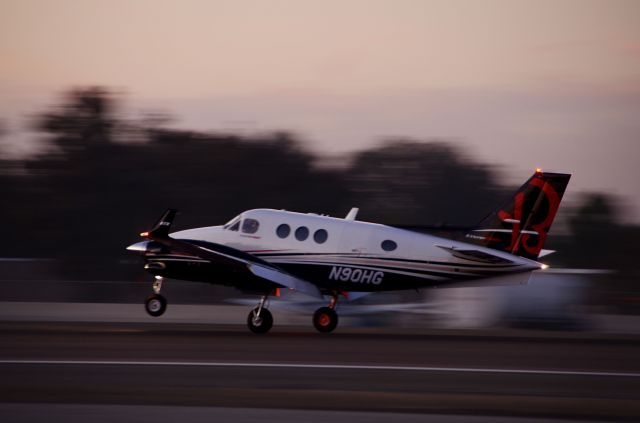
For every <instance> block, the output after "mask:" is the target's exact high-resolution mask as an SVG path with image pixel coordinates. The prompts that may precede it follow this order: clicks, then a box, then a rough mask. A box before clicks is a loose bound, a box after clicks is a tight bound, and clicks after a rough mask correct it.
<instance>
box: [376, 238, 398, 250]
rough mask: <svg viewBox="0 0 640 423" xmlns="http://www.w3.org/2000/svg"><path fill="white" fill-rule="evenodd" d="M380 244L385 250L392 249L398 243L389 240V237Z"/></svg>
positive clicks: (396, 246)
mask: <svg viewBox="0 0 640 423" xmlns="http://www.w3.org/2000/svg"><path fill="white" fill-rule="evenodd" d="M380 246H381V247H382V249H383V250H385V251H393V250H395V249H396V248H398V244H396V243H395V241H391V240H390V239H386V240H384V241H382V244H380Z"/></svg>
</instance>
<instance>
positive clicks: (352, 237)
mask: <svg viewBox="0 0 640 423" xmlns="http://www.w3.org/2000/svg"><path fill="white" fill-rule="evenodd" d="M570 177H571V175H570V174H564V173H550V172H542V171H541V170H540V169H536V172H535V173H534V174H533V175H532V176H531V177H530V178H529V179H528V180H527V181H526V182H525V183H524V185H522V186H521V187H520V188H519V189H518V190H517V191H516V192H515V194H514V195H513V196H512V198H511V199H510V200H509V201H508V202H507V203H506V204H504V205H503V206H502V207H500V208H498V209H496V210H495V211H494V212H492V213H491V214H489V215H488V216H487V217H486V218H485V219H483V220H482V221H481V222H480V223H479V224H478V225H476V226H475V227H472V228H470V229H468V230H466V231H463V232H460V231H454V232H452V233H451V234H450V235H449V236H443V235H442V231H439V232H438V236H435V235H433V234H431V233H429V230H426V231H425V230H420V229H419V228H412V229H408V228H402V227H396V226H388V225H382V224H377V223H369V222H363V221H359V220H357V213H358V209H357V208H353V209H351V211H350V212H349V213H348V215H347V216H346V217H345V218H343V219H340V218H335V217H330V216H325V215H318V214H313V213H308V214H305V213H295V212H291V211H285V210H274V209H254V210H248V211H245V212H243V213H241V214H240V215H238V216H236V217H234V218H233V219H231V220H230V221H229V222H228V223H226V224H224V225H218V226H208V227H201V228H194V229H187V230H182V231H178V232H173V233H169V231H170V229H171V225H172V223H173V220H174V218H175V216H176V214H177V210H175V209H168V210H167V211H166V212H165V213H164V214H163V215H162V217H161V218H160V220H158V222H157V223H156V224H155V226H154V227H153V229H151V230H149V231H146V232H142V233H141V234H140V235H141V237H143V238H145V241H142V242H138V243H135V244H132V245H130V246H128V247H127V249H128V250H129V251H133V252H135V253H138V254H141V255H142V257H143V259H144V261H145V265H144V268H145V269H146V270H147V271H148V272H149V273H151V274H152V275H154V276H155V281H154V283H153V294H152V295H151V296H149V297H148V298H147V300H146V302H145V309H146V311H147V313H148V314H149V315H151V316H154V317H157V316H160V315H162V314H163V313H164V312H165V310H166V308H167V301H166V299H165V298H164V297H163V296H162V295H161V289H162V283H163V280H164V278H171V279H179V280H188V281H197V282H205V283H210V284H223V285H230V286H234V287H236V288H238V289H240V290H241V291H243V292H246V293H254V294H259V295H260V300H259V302H258V304H257V306H256V307H255V308H254V309H253V310H251V311H250V312H249V315H248V316H247V326H248V328H249V330H250V331H251V332H253V333H256V334H264V333H267V332H268V331H269V330H270V329H271V327H272V326H273V316H272V314H271V312H270V311H269V310H268V308H267V299H268V298H269V296H274V295H279V292H280V289H291V290H294V291H297V292H301V293H304V294H307V295H310V296H312V297H315V298H318V299H324V298H325V296H328V299H329V303H328V304H327V305H326V306H323V307H320V308H318V309H317V310H316V311H315V313H314V315H313V320H312V321H313V325H314V327H315V328H316V330H317V331H318V332H321V333H329V332H332V331H333V330H334V329H335V328H336V327H337V325H338V314H337V313H336V305H337V303H338V300H339V298H340V297H344V298H345V299H347V300H350V299H351V300H352V299H354V298H359V297H362V296H363V295H367V294H368V293H372V292H380V291H394V290H418V289H421V288H434V287H454V286H485V285H488V286H493V285H497V284H523V283H526V282H527V280H528V277H529V276H530V275H531V272H532V271H534V270H540V269H545V268H547V267H548V266H547V265H545V264H543V263H541V262H539V261H538V259H539V258H540V257H542V256H543V255H545V254H548V253H549V251H547V250H543V246H544V243H545V240H546V238H547V234H548V232H549V229H550V228H551V224H552V223H553V220H554V217H555V215H556V212H557V210H558V207H559V206H560V201H561V200H562V196H563V194H564V192H565V190H566V187H567V185H568V183H569V179H570Z"/></svg>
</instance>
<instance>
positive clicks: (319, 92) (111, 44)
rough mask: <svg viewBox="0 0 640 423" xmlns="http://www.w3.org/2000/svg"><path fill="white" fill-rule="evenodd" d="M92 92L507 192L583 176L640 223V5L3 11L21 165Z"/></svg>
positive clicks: (5, 119) (155, 1)
mask: <svg viewBox="0 0 640 423" xmlns="http://www.w3.org/2000/svg"><path fill="white" fill-rule="evenodd" d="M83 85H103V86H106V87H111V88H113V89H115V90H117V91H119V92H122V93H123V99H124V103H125V104H126V106H127V107H126V109H127V113H128V115H130V117H137V116H138V117H139V116H140V115H141V114H142V113H144V111H146V110H162V111H165V112H167V113H168V114H170V115H172V116H174V117H175V119H176V123H175V125H176V126H178V127H185V128H191V129H199V130H214V131H215V130H242V131H246V132H248V133H251V132H263V131H270V130H275V129H284V130H291V131H293V132H295V133H296V134H298V135H299V136H300V137H301V138H302V139H303V140H305V145H306V146H307V147H308V148H309V149H311V150H313V151H314V152H317V153H323V154H336V153H340V152H349V151H355V150H359V149H363V148H367V147H371V146H373V145H377V144H378V143H380V142H381V140H383V139H385V138H389V137H396V136H400V137H401V136H406V137H412V138H417V139H421V140H428V139H433V138H439V139H447V140H451V141H453V142H455V143H458V144H459V145H460V146H461V147H462V148H465V149H466V151H467V152H468V154H469V155H471V156H474V157H478V158H479V159H481V160H484V161H487V162H490V163H495V164H497V165H500V166H502V168H503V170H504V172H505V174H506V175H508V177H509V178H510V179H509V180H508V181H507V182H509V183H514V182H516V181H518V180H524V179H525V178H526V177H527V176H528V175H529V174H530V172H531V171H532V170H533V169H534V168H535V167H537V166H539V167H542V168H543V169H545V170H551V171H568V172H571V173H573V174H574V178H573V180H572V185H571V189H572V190H574V191H575V192H578V191H582V190H588V189H593V190H607V191H610V192H612V193H614V194H619V195H622V196H624V197H625V198H626V199H627V201H628V202H629V203H630V204H632V205H633V206H634V209H633V211H632V212H631V213H630V215H629V220H633V221H636V222H638V221H640V200H639V199H640V183H638V182H639V181H640V170H639V164H638V162H640V1H635V0H632V1H614V0H606V1H589V0H575V1H568V0H565V1H561V0H553V1H517V0H482V1H471V0H470V1H429V0H421V1H410V0H396V1H390V0H389V1H372V0H369V1H345V0H341V1H327V0H325V1H300V0H298V1H277V0H268V1H266V0H265V1H242V0H234V1H217V0H200V1H198V0H181V1H162V0H137V1H136V0H133V1H132V0H127V1H122V0H116V1H113V0H112V1H106V0H105V1H97V0H75V1H73V0H51V1H47V0H42V1H33V0H19V1H18V0H15V1H14V0H0V120H1V121H2V124H3V126H4V127H5V128H6V129H7V134H5V135H4V137H3V138H2V139H0V144H1V146H2V147H3V149H4V151H5V152H6V153H5V154H8V153H11V154H27V153H28V152H30V151H33V148H34V146H35V145H36V144H35V143H36V140H37V136H36V134H32V133H29V132H27V131H25V125H26V122H27V119H26V117H28V116H29V115H32V114H34V113H36V112H38V111H42V110H45V109H46V108H48V107H50V106H51V105H53V104H55V102H56V101H57V99H58V98H59V95H60V93H62V92H64V91H65V90H67V89H69V88H71V87H76V86H83Z"/></svg>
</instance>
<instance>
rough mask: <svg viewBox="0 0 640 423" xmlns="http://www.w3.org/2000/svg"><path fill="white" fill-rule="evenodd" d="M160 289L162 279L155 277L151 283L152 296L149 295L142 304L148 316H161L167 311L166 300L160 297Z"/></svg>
mask: <svg viewBox="0 0 640 423" xmlns="http://www.w3.org/2000/svg"><path fill="white" fill-rule="evenodd" d="M161 289H162V277H161V276H156V279H155V281H154V282H153V294H152V295H150V296H149V297H148V298H147V300H146V301H145V302H144V309H145V310H147V313H149V315H150V316H153V317H158V316H162V315H163V314H164V312H165V311H166V310H167V300H166V298H164V297H163V296H162V295H160V290H161Z"/></svg>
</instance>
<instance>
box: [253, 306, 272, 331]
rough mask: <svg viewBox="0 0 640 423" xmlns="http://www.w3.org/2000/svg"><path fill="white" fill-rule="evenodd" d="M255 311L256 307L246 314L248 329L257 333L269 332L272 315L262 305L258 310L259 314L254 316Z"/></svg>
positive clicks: (256, 310)
mask: <svg viewBox="0 0 640 423" xmlns="http://www.w3.org/2000/svg"><path fill="white" fill-rule="evenodd" d="M257 313H258V307H256V308H254V309H253V310H251V311H250V312H249V315H248V316H247V326H248V327H249V330H250V331H251V332H253V333H259V334H262V333H267V332H269V329H271V327H272V326H273V316H272V315H271V312H270V311H269V310H267V309H266V308H264V307H263V308H262V310H261V311H260V316H256V314H257Z"/></svg>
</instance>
